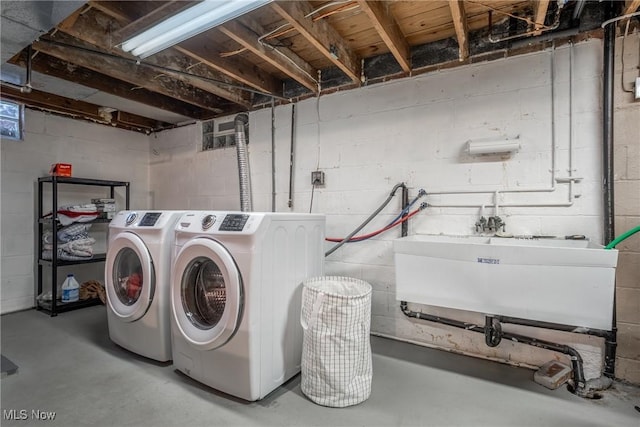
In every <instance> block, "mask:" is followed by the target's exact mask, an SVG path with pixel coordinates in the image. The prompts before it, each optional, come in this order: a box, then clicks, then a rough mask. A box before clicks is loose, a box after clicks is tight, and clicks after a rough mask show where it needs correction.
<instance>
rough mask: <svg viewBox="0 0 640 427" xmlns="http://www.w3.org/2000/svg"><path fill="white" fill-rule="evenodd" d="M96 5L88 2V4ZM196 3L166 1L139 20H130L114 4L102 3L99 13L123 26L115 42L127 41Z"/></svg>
mask: <svg viewBox="0 0 640 427" xmlns="http://www.w3.org/2000/svg"><path fill="white" fill-rule="evenodd" d="M94 3H97V2H95V1H90V2H89V4H94ZM196 3H197V2H192V1H181V0H180V1H168V2H166V3H164V4H162V5H161V6H159V7H156V8H154V9H153V10H150V11H149V12H148V13H145V12H144V11H142V12H143V13H144V15H142V16H140V17H139V18H136V19H132V18H131V16H130V14H128V13H125V12H124V11H123V10H122V9H120V8H118V7H117V5H115V4H114V3H103V4H102V9H101V12H103V13H106V14H107V15H111V16H113V17H114V18H116V19H117V20H118V21H119V22H120V23H121V24H123V25H124V26H123V27H122V28H120V29H119V30H118V31H117V32H116V33H115V34H114V38H115V39H116V40H127V39H128V38H130V37H132V36H134V35H136V34H138V33H139V32H141V31H144V30H146V29H147V28H149V27H151V26H153V25H155V24H157V23H158V22H160V21H163V20H165V19H167V18H168V17H170V16H172V15H174V14H176V13H179V12H180V11H182V10H183V9H185V8H187V7H189V6H193V5H194V4H196Z"/></svg>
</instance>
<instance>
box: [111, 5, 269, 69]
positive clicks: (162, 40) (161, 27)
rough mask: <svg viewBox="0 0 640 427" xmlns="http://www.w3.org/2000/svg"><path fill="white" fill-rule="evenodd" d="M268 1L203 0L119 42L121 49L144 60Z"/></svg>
mask: <svg viewBox="0 0 640 427" xmlns="http://www.w3.org/2000/svg"><path fill="white" fill-rule="evenodd" d="M270 1H271V0H205V1H203V2H201V3H198V4H197V5H195V6H193V7H190V8H189V9H186V10H183V11H182V12H180V13H178V14H177V15H174V16H172V17H170V18H168V19H165V20H164V21H162V22H160V23H158V24H156V25H154V26H153V27H151V28H149V29H148V30H146V31H144V32H142V33H140V34H138V35H137V36H135V37H132V38H130V39H129V40H127V41H125V42H124V43H122V50H124V51H125V52H131V54H132V55H135V56H137V57H139V58H146V57H148V56H151V55H153V54H154V53H157V52H160V51H161V50H164V49H166V48H168V47H171V46H173V45H175V44H178V43H180V42H181V41H184V40H186V39H188V38H191V37H193V36H195V35H198V34H200V33H202V32H204V31H207V30H208V29H210V28H213V27H215V26H218V25H221V24H223V23H225V22H227V21H230V20H232V19H235V18H237V17H239V16H241V15H243V14H245V13H248V12H251V11H252V10H255V9H257V8H259V7H261V6H264V5H265V4H267V3H269V2H270Z"/></svg>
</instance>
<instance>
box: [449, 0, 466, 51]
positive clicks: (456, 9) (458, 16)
mask: <svg viewBox="0 0 640 427" xmlns="http://www.w3.org/2000/svg"><path fill="white" fill-rule="evenodd" d="M449 8H450V9H451V17H452V18H453V27H454V28H455V30H456V37H457V38H458V59H459V60H460V61H464V60H466V59H467V58H468V57H469V26H468V24H467V15H466V13H465V10H464V1H462V0H450V1H449Z"/></svg>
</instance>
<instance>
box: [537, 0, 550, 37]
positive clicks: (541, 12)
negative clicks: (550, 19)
mask: <svg viewBox="0 0 640 427" xmlns="http://www.w3.org/2000/svg"><path fill="white" fill-rule="evenodd" d="M549 1H550V0H539V1H538V2H537V6H538V7H537V8H536V17H535V23H536V25H535V32H534V33H533V35H534V36H539V35H540V34H542V28H543V27H544V20H545V18H546V17H547V10H549Z"/></svg>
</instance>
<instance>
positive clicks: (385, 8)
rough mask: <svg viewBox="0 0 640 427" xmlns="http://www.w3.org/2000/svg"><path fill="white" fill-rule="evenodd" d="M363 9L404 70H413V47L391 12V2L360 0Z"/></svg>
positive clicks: (406, 71)
mask: <svg viewBox="0 0 640 427" xmlns="http://www.w3.org/2000/svg"><path fill="white" fill-rule="evenodd" d="M358 4H359V5H360V9H362V10H363V11H364V12H365V13H366V14H367V16H368V17H369V20H370V21H371V23H372V24H373V26H374V28H375V29H376V31H377V32H378V34H380V37H381V38H382V41H384V43H385V44H386V45H387V47H388V48H389V51H390V52H391V53H392V54H393V57H394V58H395V59H396V61H398V64H400V67H401V68H402V71H404V72H405V73H408V72H410V71H411V48H410V47H409V44H408V43H407V40H406V39H405V38H404V35H403V34H402V31H400V27H399V26H398V23H397V22H396V20H395V19H394V17H393V16H391V13H390V12H389V3H388V2H381V1H369V0H358Z"/></svg>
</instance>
